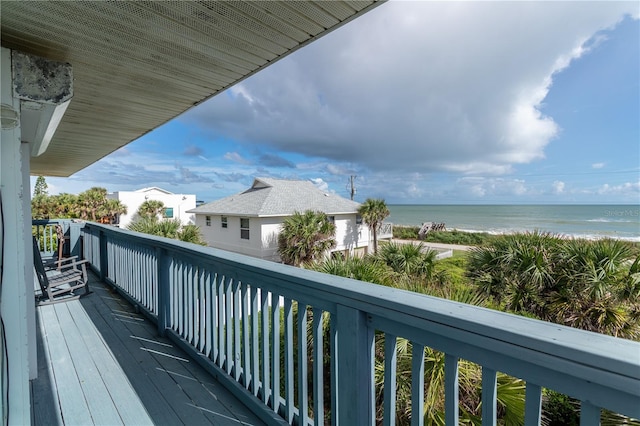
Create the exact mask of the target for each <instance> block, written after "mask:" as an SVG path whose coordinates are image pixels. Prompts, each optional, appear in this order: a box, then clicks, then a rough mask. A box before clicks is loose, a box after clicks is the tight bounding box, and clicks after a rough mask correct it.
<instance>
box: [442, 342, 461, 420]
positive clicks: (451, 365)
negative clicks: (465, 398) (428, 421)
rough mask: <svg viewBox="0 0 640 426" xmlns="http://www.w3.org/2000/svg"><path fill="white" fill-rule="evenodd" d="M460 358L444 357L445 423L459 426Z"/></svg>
mask: <svg viewBox="0 0 640 426" xmlns="http://www.w3.org/2000/svg"><path fill="white" fill-rule="evenodd" d="M458 399H459V396H458V357H457V356H455V355H451V354H445V356H444V405H445V410H444V414H445V423H446V424H447V425H455V426H457V425H458V418H459V413H458Z"/></svg>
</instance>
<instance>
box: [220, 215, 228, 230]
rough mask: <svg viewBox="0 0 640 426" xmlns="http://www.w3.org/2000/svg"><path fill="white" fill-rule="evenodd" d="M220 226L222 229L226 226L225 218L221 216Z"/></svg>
mask: <svg viewBox="0 0 640 426" xmlns="http://www.w3.org/2000/svg"><path fill="white" fill-rule="evenodd" d="M220 226H222V227H223V228H226V227H227V226H228V223H227V217H226V216H221V217H220Z"/></svg>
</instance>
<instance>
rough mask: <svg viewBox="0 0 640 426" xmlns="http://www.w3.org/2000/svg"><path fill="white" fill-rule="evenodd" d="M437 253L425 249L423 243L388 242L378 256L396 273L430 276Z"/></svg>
mask: <svg viewBox="0 0 640 426" xmlns="http://www.w3.org/2000/svg"><path fill="white" fill-rule="evenodd" d="M436 255H437V253H436V252H435V251H433V250H425V246H424V244H423V243H419V244H399V243H389V244H385V245H383V246H382V248H381V249H380V253H378V257H379V258H380V260H382V261H383V262H384V263H386V264H387V266H389V267H391V269H393V270H394V271H395V272H397V273H404V274H407V275H412V276H416V277H423V278H427V279H429V278H431V276H432V274H433V268H434V265H435V261H436Z"/></svg>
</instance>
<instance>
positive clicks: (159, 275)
mask: <svg viewBox="0 0 640 426" xmlns="http://www.w3.org/2000/svg"><path fill="white" fill-rule="evenodd" d="M71 226H75V225H74V224H72V225H71ZM80 235H81V240H82V242H81V246H82V248H83V255H84V257H85V258H87V259H89V260H90V262H91V264H92V265H93V267H94V269H95V270H96V271H97V272H98V273H99V275H100V277H101V278H102V279H103V280H105V281H106V282H108V283H111V284H112V285H114V286H115V287H116V288H117V289H119V291H120V292H121V293H122V294H123V295H125V297H127V298H128V299H129V300H130V301H131V302H132V303H134V304H136V305H137V306H139V307H140V308H141V309H142V310H143V311H144V312H145V313H146V314H147V315H148V316H149V317H150V318H152V319H153V320H154V321H156V322H157V324H158V331H159V332H160V333H162V334H166V335H167V336H168V337H170V338H171V339H172V340H174V341H175V342H177V343H178V344H179V345H180V346H182V347H183V348H184V349H185V350H186V351H188V352H189V353H190V354H191V355H192V356H193V357H194V359H195V360H197V361H198V362H200V363H201V364H202V365H204V366H205V367H206V368H207V369H208V370H209V371H210V372H211V373H212V374H214V375H215V376H217V377H218V378H219V379H220V380H221V381H223V382H224V383H225V384H226V386H227V387H228V389H229V390H230V391H231V392H233V393H234V394H236V395H237V396H238V397H239V398H241V399H242V401H243V402H245V403H246V404H247V405H248V406H249V407H251V408H252V409H254V411H256V412H258V413H260V415H261V417H262V418H263V419H264V420H265V421H266V422H267V423H269V424H282V423H289V424H316V425H322V424H325V422H328V421H330V422H331V424H340V425H373V424H375V423H376V418H375V410H376V407H375V398H374V397H375V395H374V392H375V384H374V348H375V339H376V337H375V336H376V334H377V335H378V336H380V335H384V340H385V344H384V351H385V365H384V402H383V413H384V419H383V420H382V423H383V424H385V425H393V424H394V423H395V403H396V401H395V399H396V397H395V389H396V379H397V377H396V373H395V371H396V369H395V363H396V345H397V339H396V338H397V337H402V338H405V339H408V340H409V341H410V342H411V343H412V345H413V360H412V365H413V371H412V373H411V376H412V377H411V383H412V385H411V389H412V406H413V407H414V408H413V410H414V411H413V413H412V416H411V417H412V424H413V425H422V424H423V414H422V406H423V401H424V394H423V392H424V374H423V368H424V353H425V352H424V350H423V348H424V347H427V346H428V347H431V348H434V349H436V350H439V351H442V352H444V353H445V354H446V355H445V408H446V413H445V416H446V423H447V424H448V425H457V424H458V415H459V414H458V413H459V409H458V365H459V360H460V359H465V360H469V361H471V362H474V363H477V364H479V365H480V366H482V383H483V389H482V419H483V424H489V425H491V424H496V411H497V407H496V389H497V386H496V374H497V372H503V373H506V374H508V375H511V376H514V377H517V378H521V379H523V380H525V381H526V404H525V424H527V425H538V424H540V421H541V408H540V407H541V399H542V398H541V395H542V392H541V389H542V388H543V387H544V388H549V389H553V390H556V391H558V392H560V393H563V394H566V395H569V396H571V397H573V398H576V399H578V400H580V401H581V424H582V425H598V424H599V422H600V411H601V408H606V409H608V410H611V411H614V412H617V413H621V414H624V415H626V416H630V417H634V418H640V344H639V343H637V342H632V341H629V340H623V339H617V338H613V337H610V336H605V335H601V334H597V333H591V332H586V331H582V330H577V329H572V328H568V327H563V326H560V325H556V324H551V323H546V322H542V321H537V320H533V319H528V318H524V317H520V316H515V315H510V314H506V313H501V312H497V311H492V310H489V309H484V308H479V307H475V306H470V305H465V304H460V303H455V302H451V301H447V300H442V299H437V298H432V297H428V296H424V295H420V294H416V293H411V292H406V291H402V290H396V289H392V288H387V287H382V286H378V285H373V284H368V283H363V282H359V281H355V280H350V279H345V278H340V277H335V276H331V275H325V274H321V273H317V272H313V271H308V270H304V269H299V268H293V267H289V266H285V265H281V264H276V263H272V262H268V261H262V260H259V259H254V258H250V257H246V256H242V255H238V254H234V253H228V252H224V251H220V250H216V249H213V248H206V247H199V246H195V245H191V244H186V243H181V242H176V241H174V240H168V239H164V238H157V237H152V236H148V235H143V234H138V233H133V232H128V231H123V230H119V229H117V228H113V227H110V226H104V225H98V224H93V223H87V224H85V225H84V227H82V229H81V232H80ZM327 328H328V330H329V331H328V333H327V332H326V330H327ZM323 335H325V336H327V335H328V338H326V337H325V338H324V339H323ZM281 336H282V338H281ZM300 342H303V344H300ZM325 355H326V356H327V357H328V358H329V359H330V362H329V364H328V365H329V368H328V371H324V366H325V365H326V362H323V357H324V356H325ZM325 382H328V383H325ZM327 389H328V391H327ZM325 398H326V400H325Z"/></svg>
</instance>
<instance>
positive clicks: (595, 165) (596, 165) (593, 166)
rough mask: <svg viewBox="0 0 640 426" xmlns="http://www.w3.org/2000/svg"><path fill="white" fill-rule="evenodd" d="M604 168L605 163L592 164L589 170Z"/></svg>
mask: <svg viewBox="0 0 640 426" xmlns="http://www.w3.org/2000/svg"><path fill="white" fill-rule="evenodd" d="M604 166H605V163H593V164H592V165H591V168H592V169H602V168H604Z"/></svg>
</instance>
